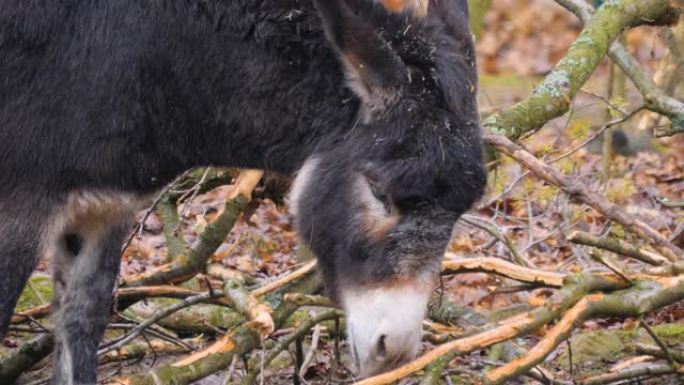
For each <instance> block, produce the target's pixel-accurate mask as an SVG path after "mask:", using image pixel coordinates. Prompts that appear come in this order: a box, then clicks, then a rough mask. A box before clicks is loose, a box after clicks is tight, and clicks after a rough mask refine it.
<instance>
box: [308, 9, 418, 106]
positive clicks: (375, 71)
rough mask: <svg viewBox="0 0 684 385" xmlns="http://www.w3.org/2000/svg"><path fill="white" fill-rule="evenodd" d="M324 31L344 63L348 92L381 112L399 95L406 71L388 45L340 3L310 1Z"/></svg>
mask: <svg viewBox="0 0 684 385" xmlns="http://www.w3.org/2000/svg"><path fill="white" fill-rule="evenodd" d="M314 3H315V4H316V8H317V9H318V12H319V14H320V16H321V18H322V19H323V25H324V27H325V32H326V35H327V37H328V40H330V42H331V44H332V46H333V47H334V49H335V50H336V51H337V54H338V55H339V57H340V61H341V62H342V63H343V64H344V67H345V71H346V75H347V78H348V80H349V85H350V87H351V89H352V90H353V91H354V92H355V93H356V94H357V95H358V96H359V97H360V98H361V100H362V101H363V103H364V106H365V107H366V108H367V109H369V110H370V112H374V111H382V110H384V109H385V108H386V107H388V106H389V105H391V104H392V103H393V102H394V101H395V100H396V99H398V98H399V96H401V92H402V90H403V87H404V84H405V83H406V82H407V80H408V72H407V69H406V67H405V66H404V63H403V62H402V61H401V59H400V58H399V56H397V54H396V53H395V52H394V50H392V48H391V47H390V45H389V43H387V42H386V41H385V40H383V39H382V38H381V37H380V36H379V35H378V33H377V32H376V31H375V30H374V29H373V27H372V26H370V25H369V24H368V23H366V22H365V21H364V20H363V19H362V18H361V17H359V16H358V15H356V14H355V13H354V12H353V11H352V10H351V9H350V8H349V7H348V6H347V4H346V3H345V1H344V0H314Z"/></svg>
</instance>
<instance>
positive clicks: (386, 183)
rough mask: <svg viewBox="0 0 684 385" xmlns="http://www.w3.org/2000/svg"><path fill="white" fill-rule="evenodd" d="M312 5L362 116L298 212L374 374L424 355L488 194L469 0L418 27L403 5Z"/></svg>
mask: <svg viewBox="0 0 684 385" xmlns="http://www.w3.org/2000/svg"><path fill="white" fill-rule="evenodd" d="M315 3H316V5H317V8H318V11H319V13H320V15H321V17H322V19H323V24H324V27H325V31H326V35H327V37H328V40H329V41H330V43H331V46H332V48H333V51H334V52H335V54H336V55H337V57H338V59H339V61H340V62H341V68H342V70H343V71H345V73H346V78H347V86H348V87H349V88H350V89H351V90H353V92H354V93H355V94H356V96H357V97H358V100H359V110H358V117H357V122H356V124H355V125H354V126H353V127H349V129H348V130H346V134H345V135H344V137H333V138H327V139H325V140H322V141H321V143H320V144H319V147H318V150H317V151H316V152H315V153H314V155H312V156H311V157H310V158H309V159H308V160H307V162H306V163H305V164H304V166H303V167H302V169H301V170H300V171H299V173H298V176H297V178H296V181H295V184H294V186H293V192H292V203H293V210H294V212H295V215H296V216H297V226H298V231H299V235H300V237H301V238H302V240H303V241H304V242H305V243H307V244H308V245H309V246H310V247H311V249H312V250H313V252H314V253H315V254H316V255H317V256H318V258H319V260H320V264H321V266H322V269H323V273H324V275H325V279H326V284H327V286H328V289H329V291H330V292H331V294H332V295H333V296H335V297H336V298H337V300H338V301H339V302H340V303H341V304H342V305H343V307H344V309H345V310H346V312H347V316H348V318H347V319H348V333H349V338H350V340H351V344H352V353H353V355H354V357H355V359H356V361H357V364H358V365H359V369H360V374H361V375H362V376H367V375H370V374H373V373H377V372H380V371H384V370H386V369H389V368H391V367H393V366H396V365H399V364H401V363H403V362H405V361H407V360H410V359H412V358H413V357H414V356H415V355H416V353H417V351H418V347H419V342H420V338H421V329H422V328H421V326H422V320H423V317H424V315H425V312H426V307H427V302H428V299H429V297H430V294H431V292H432V290H433V287H434V283H435V281H436V279H437V277H438V271H439V266H440V261H441V256H442V254H443V252H444V249H445V247H446V246H447V243H448V241H449V239H450V236H451V230H452V227H453V225H454V223H455V221H456V220H457V219H458V217H459V216H460V215H461V214H462V213H463V212H464V211H466V210H467V209H468V208H469V207H470V206H471V205H472V203H473V202H474V201H475V200H477V199H478V198H479V197H480V195H481V194H482V190H483V186H484V182H485V179H486V178H485V173H484V171H483V166H482V148H481V143H480V134H479V125H478V118H477V104H476V102H475V93H476V73H475V68H474V59H473V55H474V54H473V51H472V41H471V39H470V35H469V32H468V27H467V11H466V9H465V3H466V2H465V0H439V1H436V0H435V1H434V2H433V3H430V5H429V7H430V8H429V10H428V12H427V14H426V15H425V16H424V17H422V16H421V17H418V16H416V12H414V10H415V9H420V8H412V7H407V9H406V10H404V11H402V12H399V13H396V12H392V11H393V9H392V7H389V6H388V4H390V5H394V4H395V3H397V1H389V0H388V1H385V2H384V5H385V6H383V5H379V4H376V3H374V2H371V1H368V0H317V1H315ZM331 115H332V114H331ZM331 124H336V125H340V124H347V122H331ZM331 132H339V130H332V129H331Z"/></svg>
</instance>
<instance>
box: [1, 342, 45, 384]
mask: <svg viewBox="0 0 684 385" xmlns="http://www.w3.org/2000/svg"><path fill="white" fill-rule="evenodd" d="M54 347H55V339H54V337H53V335H52V334H50V333H47V334H43V335H41V336H39V337H37V338H34V339H33V340H31V341H29V342H27V343H25V344H24V345H22V346H21V347H20V348H19V350H18V351H17V352H16V353H14V354H12V355H11V356H10V357H7V358H5V359H4V360H2V361H0V384H13V383H14V380H16V379H17V377H19V375H21V373H23V372H24V371H26V370H28V369H30V368H31V367H32V366H33V365H35V364H36V362H38V361H40V360H41V359H42V358H43V357H45V356H47V355H48V354H50V352H51V351H52V349H54Z"/></svg>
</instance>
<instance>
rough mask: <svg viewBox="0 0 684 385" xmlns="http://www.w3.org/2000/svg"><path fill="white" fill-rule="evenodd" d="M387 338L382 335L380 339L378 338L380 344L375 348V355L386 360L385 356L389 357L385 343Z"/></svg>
mask: <svg viewBox="0 0 684 385" xmlns="http://www.w3.org/2000/svg"><path fill="white" fill-rule="evenodd" d="M386 338H387V336H385V335H384V334H382V335H381V336H380V338H378V343H377V346H376V347H375V354H376V355H377V357H378V358H381V359H384V358H385V356H387V345H386V342H385V339H386Z"/></svg>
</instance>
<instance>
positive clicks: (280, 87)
mask: <svg viewBox="0 0 684 385" xmlns="http://www.w3.org/2000/svg"><path fill="white" fill-rule="evenodd" d="M424 8H425V7H423V8H422V9H423V12H416V9H415V7H414V6H412V3H406V2H404V5H402V2H400V1H397V0H391V1H390V0H386V1H375V0H373V1H371V0H259V1H248V0H233V1H228V0H223V1H221V0H167V1H150V0H119V1H105V0H98V1H88V2H83V1H77V0H61V1H55V0H7V1H5V2H4V3H3V6H2V9H1V10H0V338H1V337H2V336H4V335H5V333H6V331H7V328H8V324H9V320H10V316H11V314H12V312H13V309H14V307H15V305H16V302H17V297H18V296H19V294H20V292H21V290H22V288H23V287H24V285H25V283H26V281H27V279H28V277H29V275H30V274H31V272H32V270H33V269H34V268H35V266H36V263H37V261H38V259H39V258H40V257H43V256H49V257H50V258H51V264H52V266H53V268H54V282H55V283H54V285H55V296H54V308H53V309H54V317H55V336H56V348H55V352H54V360H55V372H54V383H56V384H92V383H95V381H96V352H97V345H98V343H99V342H100V340H101V338H102V336H103V333H104V330H105V327H106V324H107V322H108V320H109V316H110V309H111V306H112V291H113V288H114V285H115V281H116V279H117V275H118V271H119V263H120V248H121V245H122V239H123V237H124V236H125V234H126V232H127V230H128V229H129V225H130V224H131V218H132V215H131V214H132V213H133V212H134V211H135V210H138V209H139V208H140V207H141V205H142V204H143V203H144V202H145V201H146V199H149V197H150V196H152V195H153V194H154V192H155V191H158V190H159V189H160V188H161V187H163V186H164V185H165V184H167V183H169V182H170V181H171V180H172V179H173V178H174V177H175V176H177V175H178V174H180V173H181V172H183V171H184V170H187V169H190V168H193V167H198V166H210V165H219V166H232V167H245V168H260V169H266V170H273V171H275V172H279V173H282V174H287V175H295V174H296V178H295V182H294V184H293V188H292V194H291V202H292V210H293V212H294V213H295V218H296V226H297V229H298V234H299V236H300V238H301V240H302V241H303V242H304V243H305V244H306V245H308V246H309V247H310V248H311V249H312V250H313V252H314V253H315V254H316V255H317V256H318V258H319V261H320V266H321V268H322V272H323V275H324V278H325V281H326V287H327V290H328V291H329V293H330V294H331V295H332V296H333V297H334V298H335V299H337V300H338V301H339V302H340V304H341V305H342V306H343V307H344V309H345V311H346V313H347V315H348V325H349V326H348V335H349V338H350V341H351V342H350V345H351V350H352V353H353V356H354V357H355V359H356V361H357V363H358V366H359V372H360V375H362V376H367V375H370V374H374V373H377V372H380V371H383V370H386V369H388V368H391V367H393V366H396V365H398V364H400V363H403V362H405V361H407V360H409V359H411V358H412V357H414V356H415V354H416V353H417V350H418V347H419V341H420V334H421V321H422V319H423V317H424V315H425V312H426V304H427V301H428V297H429V295H430V293H431V291H432V289H433V284H434V281H435V280H436V278H437V275H438V270H439V265H440V260H441V255H442V253H443V251H444V249H445V247H446V245H447V243H448V241H449V238H450V235H451V231H452V228H453V225H454V223H455V221H456V220H457V219H458V218H459V216H460V215H461V214H462V213H463V212H464V211H466V210H468V209H469V207H470V206H471V205H472V204H473V202H474V201H476V200H477V199H479V197H480V196H481V194H482V192H483V189H484V185H485V180H486V174H485V171H484V168H483V159H482V146H481V140H480V133H479V122H478V113H477V104H476V98H475V94H476V89H477V78H476V69H475V59H474V55H475V54H474V49H473V43H472V41H471V37H470V33H469V31H468V14H467V4H466V0H430V1H429V4H428V6H427V10H425V9H424ZM421 15H422V16H421ZM141 202H142V203H141Z"/></svg>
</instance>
